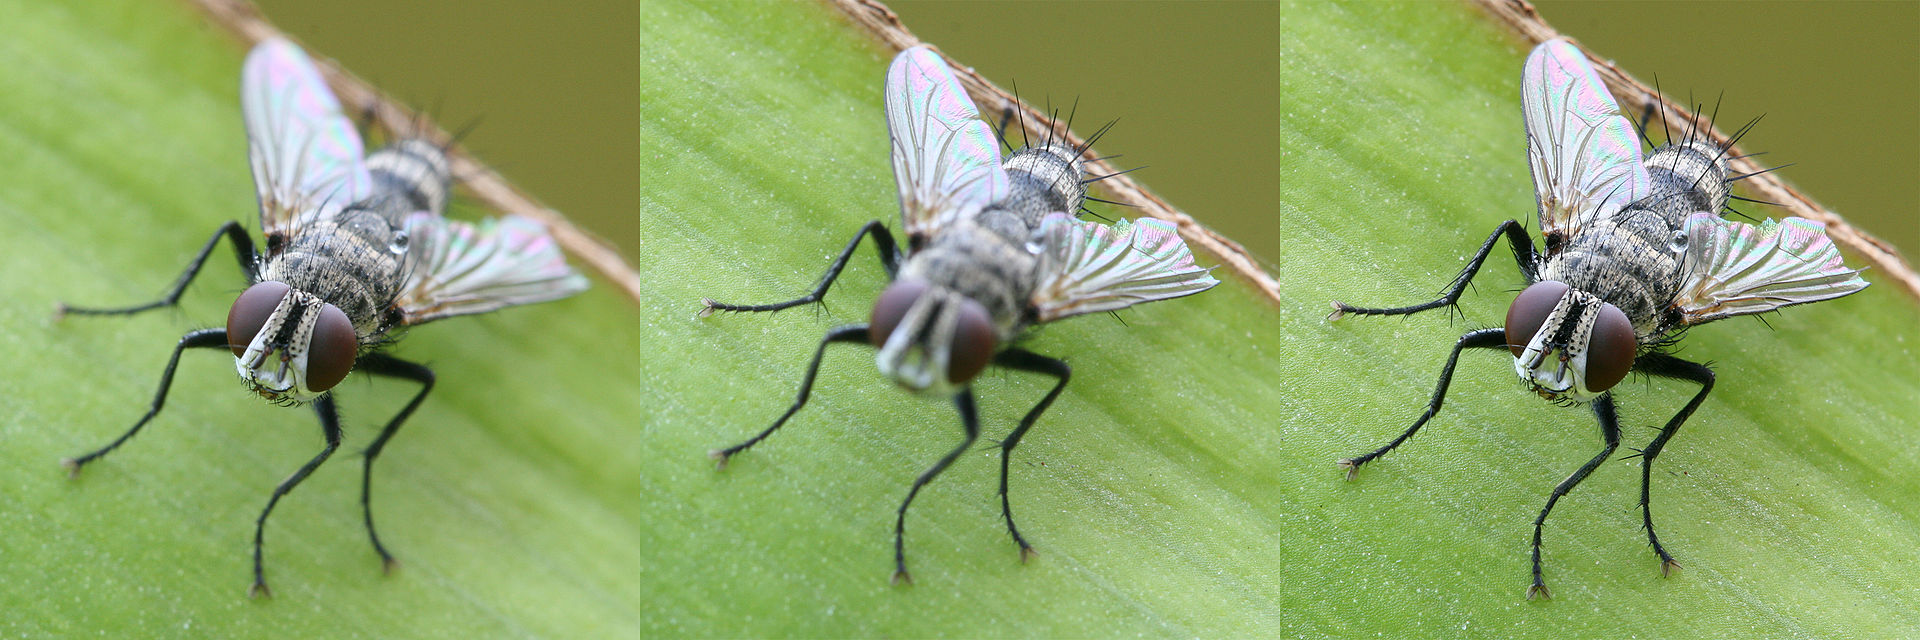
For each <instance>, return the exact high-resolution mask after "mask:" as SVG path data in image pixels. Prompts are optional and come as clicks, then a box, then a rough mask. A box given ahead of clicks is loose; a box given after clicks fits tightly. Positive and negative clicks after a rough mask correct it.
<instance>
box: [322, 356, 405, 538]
mask: <svg viewBox="0 0 1920 640" xmlns="http://www.w3.org/2000/svg"><path fill="white" fill-rule="evenodd" d="M358 364H359V368H360V370H362V371H365V372H367V373H370V374H373V375H377V376H390V377H394V378H401V379H405V380H412V381H414V382H418V383H420V392H419V393H415V394H413V399H412V400H410V401H408V402H407V406H406V407H405V408H402V409H400V413H396V414H394V415H393V419H392V420H388V421H387V426H386V427H384V428H382V429H380V435H379V437H376V438H374V439H373V444H371V445H368V446H367V451H366V459H365V460H364V461H363V463H362V464H361V467H360V512H361V514H362V515H364V516H365V517H366V521H367V537H368V538H371V539H372V540H373V550H374V551H376V552H379V553H380V568H381V569H382V570H384V571H386V572H387V573H393V568H394V566H395V565H397V564H399V561H397V560H394V558H393V554H391V553H388V552H387V547H386V545H383V544H380V533H379V532H378V531H375V530H374V528H373V503H372V496H373V461H374V459H375V458H378V457H380V451H381V450H383V449H385V448H386V447H387V441H388V440H391V439H393V434H395V433H398V432H399V431H400V425H401V424H402V423H405V422H406V421H407V418H408V417H409V416H412V415H413V410H414V409H417V408H419V407H420V402H421V401H423V400H426V399H427V392H429V391H432V390H433V370H432V369H428V368H427V367H426V366H425V365H422V364H418V363H413V362H407V361H405V360H401V359H399V358H395V357H392V356H388V355H386V354H382V353H377V352H376V353H371V354H367V356H366V357H363V358H361V359H360V362H359V363H358ZM315 408H316V409H318V406H317V405H316V406H315ZM326 419H327V418H326V416H324V415H323V416H321V420H322V421H325V420H326Z"/></svg>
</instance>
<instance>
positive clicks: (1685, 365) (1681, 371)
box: [1634, 353, 1713, 577]
mask: <svg viewBox="0 0 1920 640" xmlns="http://www.w3.org/2000/svg"><path fill="white" fill-rule="evenodd" d="M1634 370H1636V371H1640V372H1643V373H1646V374H1647V375H1654V376H1660V377H1663V378H1673V379H1675V380H1686V381H1690V382H1697V383H1700V392H1699V393H1696V394H1694V396H1693V400H1691V401H1689V402H1687V406H1685V407H1682V408H1681V409H1680V412H1679V413H1676V414H1673V419H1671V420H1668V421H1667V426H1664V427H1661V428H1660V435H1657V436H1654V437H1653V441H1652V442H1649V443H1647V448H1646V449H1643V450H1641V452H1640V458H1641V460H1640V515H1641V517H1642V518H1643V520H1642V523H1643V525H1642V526H1644V527H1646V529H1647V543H1648V544H1651V545H1653V552H1654V553H1655V554H1658V555H1659V556H1660V575H1661V576H1663V577H1664V576H1669V575H1672V574H1673V570H1674V569H1678V568H1680V563H1678V562H1675V561H1674V560H1673V555H1672V554H1669V553H1667V549H1666V547H1662V546H1660V536H1657V535H1654V533H1653V507H1651V506H1649V504H1650V501H1651V499H1652V497H1653V489H1652V486H1653V459H1654V458H1655V457H1657V456H1659V455H1660V450H1661V448H1663V447H1665V446H1667V440H1670V439H1672V438H1673V434H1674V433H1675V432H1677V431H1679V430H1680V424H1681V423H1683V422H1686V421H1687V417H1688V416H1691V415H1693V410H1694V409H1698V408H1700V403H1701V402H1704V401H1706V399H1707V392H1709V391H1712V390H1713V370H1712V369H1708V368H1707V366H1706V365H1703V364H1699V363H1695V362H1688V361H1685V360H1681V359H1679V358H1675V357H1673V356H1670V355H1666V354H1662V353H1651V354H1647V355H1645V356H1642V357H1641V358H1640V360H1639V361H1637V362H1635V363H1634Z"/></svg>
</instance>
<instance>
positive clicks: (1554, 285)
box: [1506, 280, 1620, 358]
mask: <svg viewBox="0 0 1920 640" xmlns="http://www.w3.org/2000/svg"><path fill="white" fill-rule="evenodd" d="M1567 289H1568V287H1567V285H1566V284H1565V283H1561V282H1554V281H1552V280H1542V281H1540V282H1535V283H1533V285H1532V286H1529V287H1527V289H1526V290H1525V291H1521V292H1520V295H1519V296H1517V297H1515V298H1514V299H1513V306H1511V307H1507V325H1506V327H1507V350H1508V351H1512V352H1513V357H1515V358H1518V357H1520V354H1522V353H1525V352H1526V350H1527V343H1529V342H1533V334H1536V333H1539V332H1540V325H1543V324H1546V323H1547V316H1548V315H1549V314H1552V313H1553V308H1554V307H1555V306H1557V305H1559V304H1560V298H1561V296H1565V295H1567ZM1609 306H1611V305H1609ZM1619 312H1620V310H1619V309H1615V310H1614V313H1619Z"/></svg>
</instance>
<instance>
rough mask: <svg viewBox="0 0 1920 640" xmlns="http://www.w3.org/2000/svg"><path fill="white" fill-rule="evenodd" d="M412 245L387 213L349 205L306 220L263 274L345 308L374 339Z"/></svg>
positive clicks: (361, 330)
mask: <svg viewBox="0 0 1920 640" xmlns="http://www.w3.org/2000/svg"><path fill="white" fill-rule="evenodd" d="M411 246H412V241H411V239H410V238H409V237H408V235H407V233H406V231H405V230H404V229H402V228H400V227H398V226H396V225H395V224H394V223H391V222H389V221H388V220H387V218H386V217H385V216H383V215H380V214H379V213H376V212H373V211H369V210H365V209H360V208H358V207H349V208H347V209H345V210H342V211H341V212H339V213H338V214H335V215H333V216H331V217H329V218H326V219H320V220H313V221H310V222H307V223H305V224H303V225H302V226H301V227H300V228H299V229H298V230H296V232H295V233H294V234H293V237H292V239H290V240H289V241H288V242H287V245H286V246H285V248H284V249H282V250H281V251H280V253H278V254H276V255H274V256H272V257H271V258H269V259H268V260H267V261H266V263H265V264H264V265H262V268H261V272H260V276H261V279H262V280H273V281H278V282H284V283H287V284H288V285H290V286H292V287H293V288H294V289H297V290H300V291H304V292H307V293H310V294H312V295H314V296H317V297H319V298H320V299H321V300H325V301H326V302H328V303H330V304H332V305H334V306H336V307H339V309H340V310H341V311H343V312H345V313H346V314H347V317H348V318H349V319H351V320H352V321H353V326H354V328H355V330H356V332H357V333H358V334H359V335H360V336H362V337H363V338H371V337H376V336H378V335H379V334H381V333H384V332H385V330H386V329H387V326H386V325H387V320H388V318H387V312H388V311H389V307H390V306H391V305H392V303H393V300H394V298H395V297H396V296H398V295H399V293H400V287H401V284H402V283H403V281H404V280H405V277H406V273H405V271H406V268H407V258H408V256H409V249H410V247H411Z"/></svg>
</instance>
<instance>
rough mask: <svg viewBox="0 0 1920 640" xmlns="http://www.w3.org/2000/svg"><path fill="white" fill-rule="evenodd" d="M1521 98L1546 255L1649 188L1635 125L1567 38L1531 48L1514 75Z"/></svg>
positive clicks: (1646, 191) (1637, 197) (1642, 194)
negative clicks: (1545, 241)
mask: <svg viewBox="0 0 1920 640" xmlns="http://www.w3.org/2000/svg"><path fill="white" fill-rule="evenodd" d="M1520 102H1521V106H1522V112H1523V114H1524V115H1525V118H1526V123H1527V160H1528V164H1529V165H1531V167H1532V169H1533V191H1534V196H1535V197H1537V198H1538V199H1539V203H1540V232H1541V234H1543V235H1545V236H1546V238H1547V250H1548V253H1549V254H1551V253H1553V252H1556V251H1557V250H1558V249H1559V247H1560V246H1561V245H1562V244H1563V243H1564V241H1565V240H1567V239H1568V238H1571V237H1573V236H1574V235H1577V234H1578V233H1579V232H1580V229H1581V227H1582V226H1583V225H1584V224H1585V223H1586V221H1588V220H1592V219H1594V218H1595V217H1596V216H1604V215H1607V214H1611V213H1613V212H1614V211H1618V210H1619V209H1620V208H1621V207H1623V206H1626V205H1627V204H1628V203H1631V202H1633V201H1634V200H1638V199H1640V198H1641V197H1642V196H1645V195H1646V194H1647V193H1648V192H1649V191H1651V186H1650V184H1649V183H1648V181H1647V170H1646V167H1644V166H1642V165H1641V160H1640V142H1639V140H1638V139H1636V138H1635V137H1634V132H1633V123H1631V122H1629V121H1628V120H1627V118H1626V117H1625V116H1622V115H1620V107H1619V105H1617V104H1615V103H1614V101H1613V96H1612V95H1610V94H1608V93H1607V86H1606V85H1605V84H1602V83H1601V82H1600V76H1599V74H1596V73H1594V71H1593V67H1592V66H1591V65H1588V64H1587V57H1586V56H1585V55H1584V54H1582V53H1580V50H1579V49H1578V48H1575V47H1574V46H1573V45H1572V44H1569V43H1568V42H1567V41H1565V40H1549V41H1547V42H1542V43H1540V46H1538V47H1534V49H1533V53H1532V54H1531V55H1528V56H1527V66H1526V70H1525V71H1523V72H1522V73H1521V76H1520Z"/></svg>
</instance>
